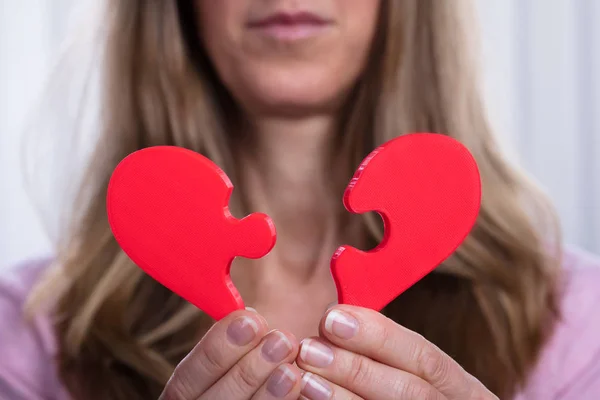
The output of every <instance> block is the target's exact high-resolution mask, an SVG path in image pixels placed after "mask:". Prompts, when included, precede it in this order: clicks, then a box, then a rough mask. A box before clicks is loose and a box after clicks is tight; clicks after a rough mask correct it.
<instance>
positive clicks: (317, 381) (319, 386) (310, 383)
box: [302, 372, 333, 400]
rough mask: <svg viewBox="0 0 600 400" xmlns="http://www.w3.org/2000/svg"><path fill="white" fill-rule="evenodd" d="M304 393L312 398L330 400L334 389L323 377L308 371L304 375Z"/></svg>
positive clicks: (312, 399)
mask: <svg viewBox="0 0 600 400" xmlns="http://www.w3.org/2000/svg"><path fill="white" fill-rule="evenodd" d="M302 395H303V396H305V397H307V398H309V399H311V400H329V399H331V396H332V395H333V390H332V389H331V387H330V386H329V385H328V384H327V382H325V381H324V380H323V379H321V378H319V377H317V376H315V375H314V374H312V373H310V372H306V373H305V374H304V376H303V377H302Z"/></svg>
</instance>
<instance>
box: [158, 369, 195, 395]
mask: <svg viewBox="0 0 600 400" xmlns="http://www.w3.org/2000/svg"><path fill="white" fill-rule="evenodd" d="M187 387H188V386H187V385H186V384H185V380H181V379H179V375H178V374H177V373H176V372H175V373H173V375H172V376H171V379H169V381H168V382H167V384H166V386H165V388H164V389H163V392H162V393H161V395H160V397H159V400H186V399H191V398H192V397H190V396H189V395H187V394H186V393H189V390H188V389H186V388H187Z"/></svg>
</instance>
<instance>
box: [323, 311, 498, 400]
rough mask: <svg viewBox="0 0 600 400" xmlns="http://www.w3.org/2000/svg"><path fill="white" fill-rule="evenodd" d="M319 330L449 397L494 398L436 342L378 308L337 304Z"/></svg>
mask: <svg viewBox="0 0 600 400" xmlns="http://www.w3.org/2000/svg"><path fill="white" fill-rule="evenodd" d="M320 332H321V334H322V335H323V336H324V337H326V338H327V339H328V340H329V341H331V342H332V343H334V344H335V345H337V346H339V347H342V348H345V349H347V350H349V351H351V352H354V353H358V354H362V355H364V356H366V357H368V358H371V359H373V360H376V361H378V362H380V363H382V364H385V365H388V366H390V367H393V368H397V369H400V370H403V371H406V372H409V373H411V374H413V375H416V376H418V377H420V378H422V379H423V380H425V381H426V382H428V383H429V384H431V385H432V386H434V387H435V388H436V389H437V390H438V391H440V392H441V393H442V394H444V395H445V396H446V397H447V398H449V399H471V398H474V397H477V398H489V399H493V398H495V396H493V395H492V394H491V392H489V391H488V390H487V389H486V388H485V387H484V386H483V385H482V384H481V383H480V382H478V381H477V380H476V379H474V378H472V377H471V376H470V375H469V374H468V373H466V371H465V370H464V369H463V368H462V367H461V366H460V365H459V364H458V363H457V362H455V361H454V360H453V359H452V358H451V357H450V356H448V355H447V354H445V353H444V352H443V351H441V350H440V349H439V348H438V347H437V346H435V345H434V344H432V343H430V342H429V341H427V340H426V339H425V338H424V337H423V336H421V335H419V334H417V333H415V332H412V331H410V330H408V329H406V328H404V327H402V326H400V325H398V324H396V323H395V322H394V321H392V320H391V319H389V318H387V317H385V316H384V315H382V314H380V313H378V312H376V311H373V310H369V309H366V308H360V307H354V306H347V305H340V306H336V307H334V308H332V309H330V310H329V311H328V312H327V313H326V315H325V317H324V318H323V319H322V321H321V325H320Z"/></svg>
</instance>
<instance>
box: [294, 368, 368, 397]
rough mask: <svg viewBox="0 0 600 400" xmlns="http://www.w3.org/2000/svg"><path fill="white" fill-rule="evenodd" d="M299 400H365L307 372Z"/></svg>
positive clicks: (303, 378)
mask: <svg viewBox="0 0 600 400" xmlns="http://www.w3.org/2000/svg"><path fill="white" fill-rule="evenodd" d="M299 400H363V398H362V397H360V396H359V395H357V394H355V393H352V392H351V391H349V390H348V389H345V388H343V387H341V386H339V385H336V384H334V383H332V382H329V381H327V380H326V379H324V378H322V377H320V376H318V375H316V374H313V373H312V372H308V371H307V372H304V374H303V375H302V391H301V392H300V398H299Z"/></svg>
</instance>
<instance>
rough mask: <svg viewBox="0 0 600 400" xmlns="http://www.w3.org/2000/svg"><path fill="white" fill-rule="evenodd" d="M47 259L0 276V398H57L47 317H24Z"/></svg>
mask: <svg viewBox="0 0 600 400" xmlns="http://www.w3.org/2000/svg"><path fill="white" fill-rule="evenodd" d="M49 264H50V260H48V259H40V260H34V261H28V262H25V263H22V264H18V265H16V266H14V267H12V268H10V269H8V270H5V271H3V272H2V273H1V274H0V321H2V328H1V329H0V349H2V357H0V398H11V399H12V398H15V399H21V398H22V399H57V398H60V394H61V389H60V385H59V383H58V378H57V376H56V368H55V362H54V356H55V354H56V343H55V337H54V332H53V328H52V324H51V321H50V318H49V316H48V315H44V314H39V315H35V316H33V317H32V318H27V317H26V315H25V312H24V306H25V302H26V300H27V298H28V296H29V294H30V293H31V290H32V289H33V287H34V285H35V284H36V282H37V281H38V278H39V277H40V276H41V275H42V273H43V272H44V271H45V270H46V268H47V267H48V266H49Z"/></svg>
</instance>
